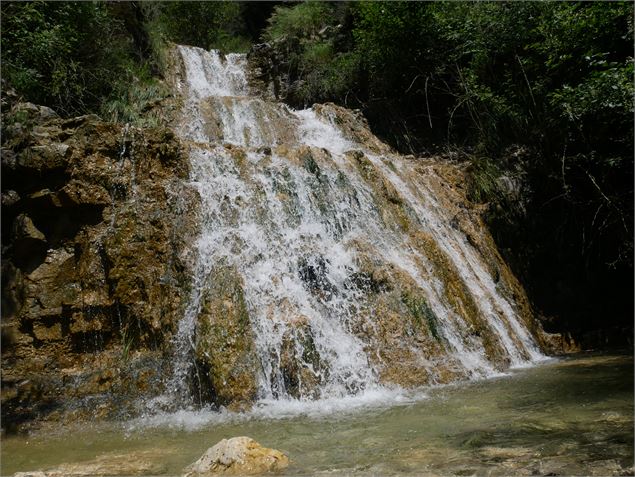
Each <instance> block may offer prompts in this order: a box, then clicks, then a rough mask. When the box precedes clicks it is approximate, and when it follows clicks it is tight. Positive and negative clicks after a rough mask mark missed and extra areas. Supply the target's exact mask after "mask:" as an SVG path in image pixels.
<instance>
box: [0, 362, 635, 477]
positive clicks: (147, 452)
mask: <svg viewBox="0 0 635 477" xmlns="http://www.w3.org/2000/svg"><path fill="white" fill-rule="evenodd" d="M242 435H246V436H249V437H252V438H254V439H255V440H257V441H258V442H260V443H261V444H262V445H264V446H266V447H272V448H275V449H279V450H282V451H283V452H285V453H287V454H288V455H289V457H290V458H291V460H292V464H291V466H290V467H289V468H288V470H287V471H286V473H285V474H284V475H294V476H305V475H306V476H308V475H328V476H344V475H346V476H348V475H351V476H375V475H377V476H384V475H386V476H393V475H394V476H397V475H632V473H633V357H632V355H597V354H596V355H591V354H583V355H578V356H571V357H566V358H559V359H553V360H550V361H548V362H545V363H543V364H540V365H538V366H535V367H531V368H525V369H516V370H512V371H510V372H509V373H507V374H505V375H503V376H500V377H496V378H492V379H487V380H482V381H478V382H469V383H459V384H454V385H446V386H439V387H428V388H424V389H419V390H416V391H411V392H404V391H399V390H376V391H372V392H368V393H366V394H365V395H363V396H361V397H358V398H349V399H341V400H331V401H324V402H313V403H303V402H261V403H258V405H257V406H256V407H255V409H254V411H252V412H251V413H247V414H235V413H229V412H214V411H187V410H186V411H181V412H179V413H175V414H159V415H148V416H144V417H142V418H137V419H134V420H130V421H127V422H116V423H95V424H85V423H84V424H81V425H79V424H72V423H69V424H67V425H64V426H62V427H61V428H60V429H57V430H56V431H55V432H51V431H50V430H47V431H46V432H35V433H32V434H31V435H29V436H5V437H4V438H3V440H2V454H1V455H2V464H1V465H2V467H1V469H2V471H1V473H2V475H12V474H13V473H15V472H17V471H33V470H39V469H49V468H54V467H56V466H59V465H60V464H63V463H80V462H89V463H90V462H92V463H93V465H94V463H95V462H108V461H111V462H122V469H123V463H124V462H131V461H137V462H146V461H147V466H146V467H143V466H140V467H138V468H137V470H136V472H140V473H142V474H144V473H145V474H148V475H149V474H152V475H157V474H158V475H180V474H181V472H182V470H183V468H184V467H185V466H187V465H188V464H190V463H192V462H193V461H195V460H196V459H198V457H200V456H201V455H202V454H203V452H204V451H205V450H206V449H207V448H208V447H211V446H212V445H214V444H215V443H217V442H218V441H220V440H221V439H223V438H229V437H235V436H242ZM95 459H97V460H95ZM76 468H78V467H76ZM94 468H97V467H94ZM102 468H105V467H104V466H102ZM130 472H132V469H131V470H130ZM124 473H126V472H124Z"/></svg>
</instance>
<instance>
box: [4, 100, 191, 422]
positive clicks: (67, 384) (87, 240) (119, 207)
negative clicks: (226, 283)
mask: <svg viewBox="0 0 635 477" xmlns="http://www.w3.org/2000/svg"><path fill="white" fill-rule="evenodd" d="M5 109H6V108H5ZM2 119H3V131H2V133H3V134H2V137H3V143H2V421H3V427H4V428H5V430H7V431H11V430H15V429H16V428H17V426H19V425H20V424H22V423H24V422H26V421H30V420H32V419H34V418H37V417H40V416H43V415H48V416H49V417H51V418H55V417H59V412H60V411H72V412H76V413H79V414H80V415H81V414H82V413H83V412H84V411H90V413H91V417H92V416H95V415H96V416H97V417H100V416H113V415H115V414H120V413H126V412H128V411H129V410H130V407H131V406H132V401H133V399H132V398H134V397H138V396H139V395H144V394H147V393H156V392H158V391H159V390H160V386H161V371H162V367H163V360H162V359H161V357H162V355H163V354H164V353H166V352H169V348H170V346H169V345H168V344H169V339H170V336H171V332H172V330H173V329H174V327H175V323H176V322H177V321H178V319H179V318H180V317H181V314H182V308H183V305H184V299H185V298H186V296H187V295H186V294H184V293H185V290H186V289H187V284H188V280H189V273H188V260H189V259H188V256H187V247H186V245H187V244H188V243H189V242H191V240H192V237H193V236H194V235H195V233H196V224H195V223H193V222H192V221H191V217H192V216H191V214H190V213H189V212H191V211H193V210H195V209H196V206H197V203H198V202H197V196H196V194H195V193H194V192H193V191H192V190H189V189H188V188H187V186H185V185H184V181H183V179H184V178H187V176H188V167H189V166H188V160H187V157H186V155H184V154H183V152H182V150H181V145H180V143H179V141H178V140H177V139H176V137H175V136H174V134H173V133H172V132H171V131H170V130H168V129H160V128H158V129H144V130H140V129H136V128H129V127H123V126H121V125H115V124H109V123H104V122H102V121H101V120H100V119H99V118H98V117H96V116H92V115H90V116H83V117H78V118H72V119H60V118H58V117H57V116H56V115H55V113H54V112H52V111H51V110H50V109H48V108H44V107H38V106H35V105H32V104H28V103H26V104H25V103H18V104H15V105H14V106H13V107H12V108H11V109H10V110H9V111H8V112H6V113H5V114H4V116H3V118H2Z"/></svg>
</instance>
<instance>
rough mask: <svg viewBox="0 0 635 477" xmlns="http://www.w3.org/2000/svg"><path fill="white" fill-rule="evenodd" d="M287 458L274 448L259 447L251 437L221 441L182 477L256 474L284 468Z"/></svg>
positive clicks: (187, 469)
mask: <svg viewBox="0 0 635 477" xmlns="http://www.w3.org/2000/svg"><path fill="white" fill-rule="evenodd" d="M288 465H289V458H288V457H287V456H286V455H284V454H283V453H282V452H280V451H278V450H275V449H268V448H266V447H262V446H261V445H260V444H258V443H257V442H256V441H254V440H253V439H251V438H250V437H245V436H242V437H233V438H231V439H223V440H222V441H220V442H219V443H218V444H216V445H215V446H214V447H210V448H209V449H207V452H205V454H203V456H202V457H201V458H200V459H199V460H197V461H196V462H194V463H193V464H192V465H190V466H188V467H187V468H186V469H185V477H199V476H212V475H222V474H225V475H255V474H263V473H265V472H272V471H278V470H282V469H285V468H286V467H287V466H288Z"/></svg>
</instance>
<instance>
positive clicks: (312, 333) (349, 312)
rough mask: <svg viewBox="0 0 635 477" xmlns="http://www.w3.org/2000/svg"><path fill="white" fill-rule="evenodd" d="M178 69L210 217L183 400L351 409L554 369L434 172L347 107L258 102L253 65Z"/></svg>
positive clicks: (173, 385) (181, 360)
mask: <svg viewBox="0 0 635 477" xmlns="http://www.w3.org/2000/svg"><path fill="white" fill-rule="evenodd" d="M178 53H179V54H180V56H181V58H182V60H183V67H184V71H183V72H181V75H182V78H181V81H180V82H179V83H178V89H179V91H180V94H181V95H182V96H183V98H184V107H183V116H182V121H181V124H180V129H179V134H180V136H181V138H182V140H184V141H185V142H186V143H187V144H188V147H189V151H190V162H191V175H190V179H191V184H192V185H193V186H194V187H195V188H196V190H197V191H198V193H199V195H200V200H201V207H200V216H199V218H198V220H199V224H200V236H199V238H198V241H197V242H196V244H195V245H194V246H195V249H196V250H195V251H196V257H197V258H196V264H195V266H194V270H193V273H194V275H193V284H192V292H191V296H190V300H189V302H188V305H187V309H186V311H185V315H184V317H183V319H182V320H181V322H180V323H179V328H178V331H177V334H176V337H175V359H174V374H173V376H172V378H171V381H170V383H169V389H170V391H171V393H172V396H173V397H175V399H177V400H178V401H179V402H186V401H187V399H188V396H191V394H192V391H191V389H192V384H194V387H195V388H197V389H199V391H200V390H201V389H204V388H205V387H206V385H207V387H208V388H211V389H212V393H213V394H214V396H215V397H216V398H218V399H219V400H220V401H223V400H224V401H225V402H226V403H229V402H233V401H240V400H249V399H263V400H267V399H278V400H280V399H290V398H295V399H321V398H322V399H327V398H339V397H346V396H351V395H356V394H359V393H362V392H367V391H371V390H376V389H378V388H381V387H382V386H395V385H396V386H413V385H418V384H425V383H436V382H447V381H450V380H453V379H466V378H468V379H469V378H477V377H485V376H491V375H494V374H496V373H499V372H501V371H504V370H505V369H506V368H508V367H510V366H522V365H526V364H529V363H531V362H535V361H537V360H540V359H542V357H543V356H542V354H541V352H540V349H539V347H538V345H537V344H536V341H535V338H534V337H533V335H532V333H531V332H530V331H529V329H528V325H529V321H530V317H528V315H527V313H526V310H524V309H523V306H522V303H521V304H519V303H517V302H516V301H515V300H516V299H515V298H514V296H515V295H514V286H515V285H514V283H515V282H513V280H512V279H511V278H509V274H506V273H503V272H501V271H500V270H501V268H504V264H502V262H501V261H500V258H497V257H498V256H497V254H496V253H495V252H493V253H489V252H487V250H488V249H486V248H484V247H485V245H482V244H483V243H486V242H487V240H485V239H483V240H480V242H479V239H478V238H477V239H475V238H474V237H471V238H469V237H467V235H466V232H465V231H464V230H462V229H461V227H460V226H457V220H458V219H457V217H458V216H459V213H458V212H456V211H454V212H453V213H451V212H450V208H451V207H454V206H452V205H451V204H453V203H452V201H451V197H450V196H449V195H448V193H447V192H444V191H443V187H439V184H440V183H442V181H443V179H442V178H441V177H440V176H439V174H437V173H436V172H435V169H434V167H433V166H424V165H422V163H421V162H416V161H413V160H412V159H407V158H404V157H401V156H399V155H397V154H394V153H393V152H391V151H390V150H389V148H388V147H387V146H385V145H383V144H381V143H380V142H379V141H378V140H377V139H376V138H374V136H372V135H371V134H370V133H369V132H368V131H367V129H363V130H362V128H360V127H359V126H358V125H357V126H355V127H353V128H351V127H348V126H347V124H349V123H352V122H355V121H359V120H358V119H356V118H355V117H354V115H353V114H352V113H351V112H348V111H346V110H343V109H342V108H337V107H335V106H329V105H319V106H314V108H312V109H307V110H302V111H293V110H291V109H289V108H288V107H287V106H285V105H283V104H281V103H275V102H272V101H267V100H265V99H262V98H259V97H257V95H256V94H253V92H250V88H249V84H248V81H247V74H246V71H247V67H248V65H247V60H246V58H245V56H244V55H235V54H232V55H227V56H222V55H220V54H219V53H218V52H215V51H204V50H202V49H200V48H192V47H184V46H179V47H178ZM355 124H358V123H355ZM364 138H365V139H364ZM449 204H450V205H449ZM458 209H460V208H458ZM458 209H457V210H458ZM481 229H482V226H481ZM479 230H480V229H479ZM483 233H484V232H483ZM479 243H480V245H479ZM488 254H489V255H488ZM193 376H194V381H195V382H194V383H192V382H191V379H192V377H193ZM202 381H204V383H203V382H202ZM201 399H202V400H204V398H203V397H202V394H201Z"/></svg>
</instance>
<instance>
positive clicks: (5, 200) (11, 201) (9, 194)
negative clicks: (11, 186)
mask: <svg viewBox="0 0 635 477" xmlns="http://www.w3.org/2000/svg"><path fill="white" fill-rule="evenodd" d="M19 200H20V194H18V193H17V192H16V191H14V190H8V191H5V192H2V207H7V208H8V207H13V206H14V205H15V204H17V203H18V201H19Z"/></svg>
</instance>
